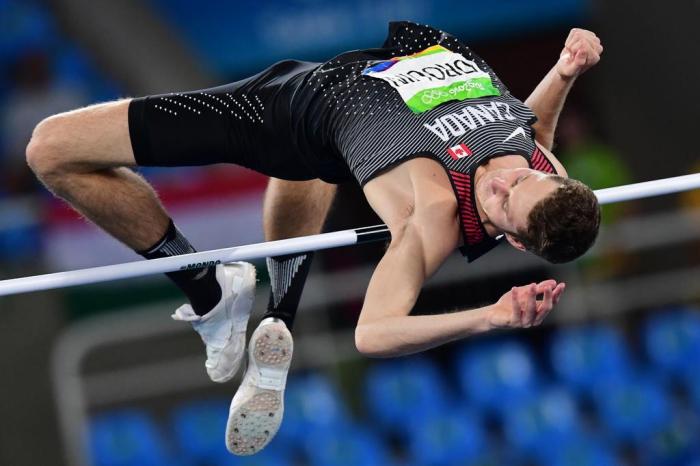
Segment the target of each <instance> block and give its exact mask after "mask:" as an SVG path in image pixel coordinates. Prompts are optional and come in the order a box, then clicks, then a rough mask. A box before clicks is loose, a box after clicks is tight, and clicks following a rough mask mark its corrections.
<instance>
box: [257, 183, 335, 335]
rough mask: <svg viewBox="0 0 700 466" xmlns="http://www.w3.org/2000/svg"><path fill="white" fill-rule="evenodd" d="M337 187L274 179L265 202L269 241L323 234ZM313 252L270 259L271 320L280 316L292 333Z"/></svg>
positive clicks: (264, 219) (269, 305)
mask: <svg viewBox="0 0 700 466" xmlns="http://www.w3.org/2000/svg"><path fill="white" fill-rule="evenodd" d="M336 189H337V186H336V185H334V184H329V183H325V182H323V181H321V180H318V179H316V180H310V181H285V180H280V179H277V178H270V182H269V184H268V187H267V191H266V192H265V201H264V203H263V228H264V230H265V239H266V240H267V241H273V240H279V239H286V238H293V237H296V236H306V235H315V234H318V233H320V232H321V229H322V228H323V224H324V222H325V221H326V217H327V215H328V211H329V210H330V207H331V204H332V203H333V199H334V197H335V193H336ZM312 258H313V252H308V253H303V254H290V255H286V256H279V257H271V258H268V259H267V268H268V271H269V273H270V283H271V292H270V300H269V303H268V308H267V312H266V313H265V318H267V317H277V318H279V319H281V320H282V321H284V322H285V324H287V327H288V328H289V329H290V330H291V328H292V325H293V323H294V316H295V314H296V311H297V307H298V305H299V299H300V298H301V292H302V290H303V288H304V282H305V281H306V276H307V274H308V272H309V268H310V266H311V260H312Z"/></svg>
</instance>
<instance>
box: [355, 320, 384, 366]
mask: <svg viewBox="0 0 700 466" xmlns="http://www.w3.org/2000/svg"><path fill="white" fill-rule="evenodd" d="M355 348H357V351H359V352H360V353H361V354H362V355H364V356H367V357H369V358H382V357H387V356H390V355H391V354H388V352H387V348H385V347H384V346H383V345H382V338H380V335H378V333H377V329H376V328H375V325H374V324H363V325H358V326H357V327H356V328H355Z"/></svg>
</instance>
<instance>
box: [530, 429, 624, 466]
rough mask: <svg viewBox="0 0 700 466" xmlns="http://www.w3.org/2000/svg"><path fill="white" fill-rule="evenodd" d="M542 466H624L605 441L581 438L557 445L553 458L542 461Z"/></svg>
mask: <svg viewBox="0 0 700 466" xmlns="http://www.w3.org/2000/svg"><path fill="white" fill-rule="evenodd" d="M539 464H541V465H542V466H618V465H620V466H622V464H624V463H622V462H621V461H620V460H619V459H618V458H617V457H616V455H615V453H614V451H613V450H612V449H611V448H610V447H608V446H607V445H606V444H605V443H604V442H603V441H601V440H599V439H596V438H593V437H589V436H580V437H576V438H571V439H569V440H568V441H566V442H563V443H560V444H558V445H556V448H554V449H553V451H552V454H551V456H549V457H544V458H543V459H542V460H541V463H539Z"/></svg>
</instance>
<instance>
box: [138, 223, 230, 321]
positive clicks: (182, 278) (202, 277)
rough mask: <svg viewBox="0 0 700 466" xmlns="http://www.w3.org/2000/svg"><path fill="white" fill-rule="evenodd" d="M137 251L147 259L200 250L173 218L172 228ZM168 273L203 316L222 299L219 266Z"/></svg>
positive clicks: (169, 226)
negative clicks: (217, 272)
mask: <svg viewBox="0 0 700 466" xmlns="http://www.w3.org/2000/svg"><path fill="white" fill-rule="evenodd" d="M136 252H137V253H139V254H140V255H142V256H143V257H145V258H146V259H159V258H161V257H171V256H179V255H180V254H189V253H192V252H196V251H195V249H194V248H193V247H192V245H191V244H190V242H189V241H187V238H185V237H184V236H182V233H180V230H178V229H177V227H175V224H174V223H173V221H172V220H170V225H168V230H167V231H166V232H165V235H163V237H162V238H161V239H160V241H158V242H157V243H156V244H154V245H153V247H151V248H149V249H147V250H146V251H136ZM165 275H167V276H168V278H170V279H171V280H172V281H173V282H174V283H175V285H177V287H178V288H180V289H181V290H182V292H183V293H185V295H186V296H187V299H189V301H190V304H191V305H192V309H193V310H194V312H195V313H196V314H197V315H200V316H202V315H204V314H206V313H207V312H209V311H211V310H212V309H213V308H214V306H216V304H217V303H218V302H219V301H220V300H221V287H220V286H219V282H217V281H216V268H215V267H207V268H206V269H190V270H182V271H179V272H169V273H166V274H165Z"/></svg>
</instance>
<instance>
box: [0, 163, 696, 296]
mask: <svg viewBox="0 0 700 466" xmlns="http://www.w3.org/2000/svg"><path fill="white" fill-rule="evenodd" d="M698 188H700V173H695V174H692V175H684V176H676V177H673V178H665V179H661V180H654V181H646V182H643V183H635V184H629V185H624V186H617V187H614V188H606V189H599V190H597V191H596V192H595V193H596V196H597V197H598V200H599V202H600V203H601V204H612V203H615V202H623V201H629V200H632V199H642V198H646V197H652V196H660V195H663V194H671V193H676V192H681V191H689V190H691V189H698ZM389 238H390V235H389V230H388V228H387V227H386V225H377V226H374V227H365V228H357V229H352V230H342V231H336V232H333V233H322V234H319V235H311V236H303V237H299V238H291V239H285V240H280V241H268V242H266V243H256V244H248V245H244V246H235V247H231V248H224V249H215V250H212V251H202V252H196V253H193V254H184V255H181V256H174V257H166V258H163V259H153V260H149V261H144V260H142V261H136V262H127V263H124V264H116V265H106V266H103V267H93V268H89V269H82V270H71V271H68V272H57V273H50V274H45V275H34V276H29V277H22V278H13V279H9V280H1V281H0V296H5V295H10V294H18V293H25V292H30V291H39V290H49V289H54V288H64V287H68V286H75V285H86V284H90V283H99V282H106V281H112V280H120V279H123V278H132V277H141V276H144V275H153V274H158V273H164V272H175V271H177V270H183V269H188V268H201V267H206V266H208V265H211V264H219V263H229V262H235V261H247V260H253V259H261V258H264V257H273V256H281V255H285V254H296V253H300V252H306V251H317V250H321V249H329V248H337V247H341V246H352V245H355V244H360V243H366V242H370V241H379V240H387V239H389Z"/></svg>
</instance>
